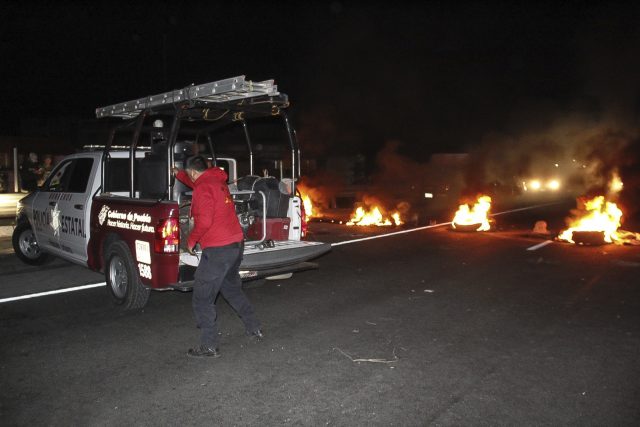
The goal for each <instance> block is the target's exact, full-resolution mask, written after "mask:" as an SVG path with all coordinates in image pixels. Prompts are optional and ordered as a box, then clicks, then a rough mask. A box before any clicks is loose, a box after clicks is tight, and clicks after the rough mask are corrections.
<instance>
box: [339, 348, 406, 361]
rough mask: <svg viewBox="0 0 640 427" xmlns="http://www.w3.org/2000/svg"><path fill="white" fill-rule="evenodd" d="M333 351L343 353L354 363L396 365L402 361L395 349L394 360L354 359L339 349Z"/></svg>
mask: <svg viewBox="0 0 640 427" xmlns="http://www.w3.org/2000/svg"><path fill="white" fill-rule="evenodd" d="M333 349H334V350H338V351H339V352H340V353H342V354H343V355H344V356H346V357H347V358H348V359H349V360H351V361H352V362H370V363H395V362H397V361H398V360H400V359H399V358H398V356H396V349H395V348H394V349H393V359H354V358H353V357H352V356H350V355H349V354H347V353H345V352H344V351H342V350H341V349H339V348H338V347H334V348H333Z"/></svg>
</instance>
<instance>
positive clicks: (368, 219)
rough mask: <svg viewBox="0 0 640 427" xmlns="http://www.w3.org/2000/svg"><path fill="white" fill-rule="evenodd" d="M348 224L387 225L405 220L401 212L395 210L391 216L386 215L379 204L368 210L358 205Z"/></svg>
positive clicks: (400, 223) (398, 223)
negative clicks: (401, 216)
mask: <svg viewBox="0 0 640 427" xmlns="http://www.w3.org/2000/svg"><path fill="white" fill-rule="evenodd" d="M346 224H347V225H359V226H369V225H375V226H378V227H386V226H390V225H402V224H403V222H402V219H401V218H400V212H394V213H393V214H391V216H385V215H383V213H382V210H381V209H380V208H379V207H378V206H373V207H372V208H370V209H368V210H365V208H363V207H358V208H357V209H356V211H355V212H354V213H353V215H352V216H351V219H350V220H349V221H348V222H347V223H346Z"/></svg>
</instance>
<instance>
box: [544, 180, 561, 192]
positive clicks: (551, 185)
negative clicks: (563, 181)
mask: <svg viewBox="0 0 640 427" xmlns="http://www.w3.org/2000/svg"><path fill="white" fill-rule="evenodd" d="M547 188H548V189H549V190H552V191H557V190H559V189H560V181H558V180H557V179H552V180H551V181H549V182H547Z"/></svg>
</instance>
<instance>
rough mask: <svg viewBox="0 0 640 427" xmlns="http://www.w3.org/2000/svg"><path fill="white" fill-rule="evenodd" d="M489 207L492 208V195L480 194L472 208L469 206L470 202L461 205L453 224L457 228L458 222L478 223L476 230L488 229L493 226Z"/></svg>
mask: <svg viewBox="0 0 640 427" xmlns="http://www.w3.org/2000/svg"><path fill="white" fill-rule="evenodd" d="M489 209H491V197H489V196H479V197H478V200H477V201H476V203H475V204H474V205H473V207H472V208H470V207H469V204H463V205H460V206H459V208H458V211H457V212H456V214H455V216H454V217H453V221H452V222H451V226H452V227H453V228H456V224H458V225H474V224H478V228H477V229H476V231H488V230H489V229H490V228H491V226H490V225H489V217H488V213H489Z"/></svg>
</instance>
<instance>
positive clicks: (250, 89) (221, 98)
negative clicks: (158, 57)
mask: <svg viewBox="0 0 640 427" xmlns="http://www.w3.org/2000/svg"><path fill="white" fill-rule="evenodd" d="M279 94H280V93H279V92H278V86H277V85H275V84H274V82H273V80H264V81H262V82H252V81H251V80H245V76H237V77H231V78H229V79H224V80H218V81H215V82H211V83H204V84H201V85H197V86H196V85H191V86H187V87H185V88H184V89H177V90H172V91H169V92H164V93H159V94H157V95H151V96H146V97H144V98H138V99H134V100H132V101H127V102H122V103H119V104H113V105H108V106H106V107H99V108H96V117H97V118H103V117H121V118H123V119H131V118H134V117H136V116H138V115H139V114H140V113H141V112H142V111H144V110H146V109H149V108H153V107H160V106H163V105H171V104H177V103H180V102H185V101H201V102H211V103H223V102H228V101H236V100H241V99H247V98H254V97H258V96H265V95H268V96H277V95H279Z"/></svg>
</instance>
